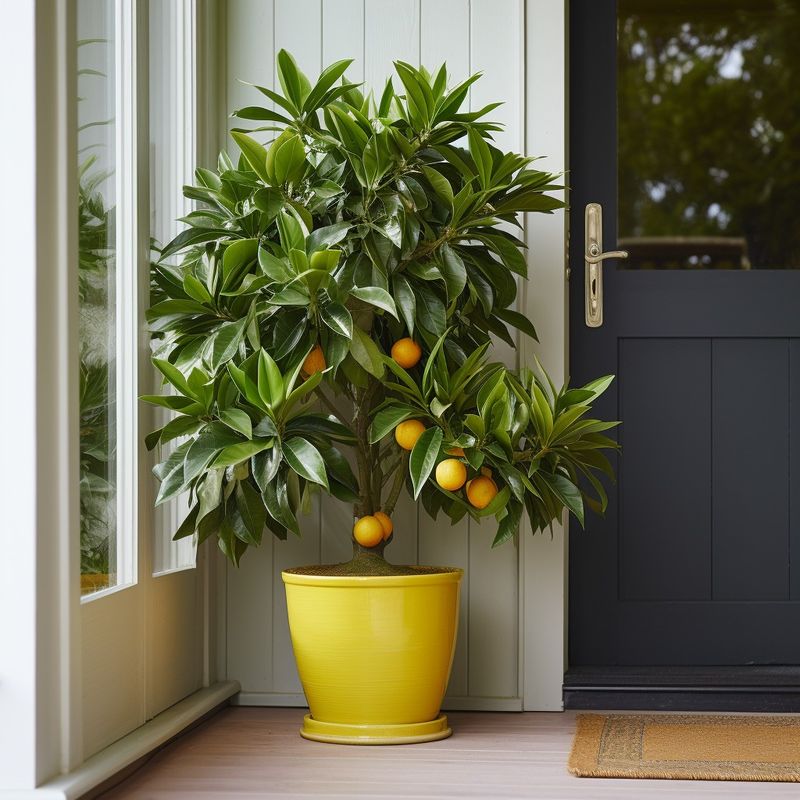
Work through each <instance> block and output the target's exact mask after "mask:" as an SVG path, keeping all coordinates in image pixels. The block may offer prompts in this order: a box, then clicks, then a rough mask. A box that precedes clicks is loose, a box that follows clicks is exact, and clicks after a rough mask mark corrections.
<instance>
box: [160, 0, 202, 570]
mask: <svg viewBox="0 0 800 800" xmlns="http://www.w3.org/2000/svg"><path fill="white" fill-rule="evenodd" d="M191 6H192V4H191V3H185V2H176V0H150V3H149V8H148V12H149V28H150V30H149V41H150V48H149V51H150V175H151V183H152V186H151V197H150V201H151V221H150V231H151V236H152V240H153V243H154V246H155V249H154V252H153V258H158V255H159V254H158V249H157V248H159V247H160V246H163V245H164V244H166V243H167V242H169V241H170V240H171V239H173V238H174V237H175V236H176V235H177V234H178V232H179V231H180V230H181V229H182V228H183V227H185V226H184V225H183V224H182V223H181V222H179V220H178V218H179V217H182V216H185V215H186V214H188V213H189V212H190V211H191V207H190V205H189V201H187V200H186V199H185V198H184V197H183V192H182V188H183V185H184V184H187V183H191V182H192V170H193V166H192V165H193V163H194V160H195V154H194V148H193V135H192V134H193V125H192V120H193V116H194V114H193V100H194V95H193V87H194V82H193V73H194V70H193V41H192V35H191V21H192V15H191ZM155 413H156V414H158V415H160V417H161V418H160V419H159V421H158V422H157V425H158V426H160V425H164V424H165V423H166V422H167V421H168V419H169V417H168V413H169V412H167V411H166V410H163V409H157V410H156V412H155ZM153 427H155V426H153ZM181 441H182V440H180V439H179V440H176V441H174V442H171V443H169V444H168V445H164V446H163V447H164V448H166V449H171V448H174V447H176V446H177V445H179V444H180V443H181ZM166 456H167V453H166V452H162V453H161V454H160V457H159V459H158V460H159V461H161V460H163V459H164V458H166ZM188 512H189V499H188V497H186V495H183V496H181V497H178V498H176V499H174V500H171V501H169V502H167V503H165V504H164V505H163V506H159V507H158V508H157V509H156V520H155V521H156V524H155V530H154V535H155V542H154V548H153V571H154V573H155V574H158V573H162V572H169V571H170V570H175V569H185V568H187V567H193V566H195V555H196V549H197V541H196V539H197V537H196V536H192V537H188V538H185V539H179V540H178V541H177V542H174V541H172V534H173V533H174V532H175V531H176V530H177V529H178V527H179V526H180V524H181V522H183V520H184V519H185V517H186V515H187V514H188Z"/></svg>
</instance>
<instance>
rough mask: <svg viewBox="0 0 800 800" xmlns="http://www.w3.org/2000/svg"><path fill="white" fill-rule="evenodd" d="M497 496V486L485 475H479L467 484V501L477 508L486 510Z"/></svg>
mask: <svg viewBox="0 0 800 800" xmlns="http://www.w3.org/2000/svg"><path fill="white" fill-rule="evenodd" d="M496 495H497V484H496V483H495V482H494V481H493V480H492V479H491V478H487V477H486V476H485V475H479V476H478V477H477V478H473V479H472V480H471V481H470V482H469V483H468V484H467V500H469V502H470V504H471V505H472V506H474V507H475V508H486V506H488V505H489V503H491V502H492V500H494V498H495V496H496Z"/></svg>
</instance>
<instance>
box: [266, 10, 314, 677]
mask: <svg viewBox="0 0 800 800" xmlns="http://www.w3.org/2000/svg"><path fill="white" fill-rule="evenodd" d="M281 49H286V50H288V51H289V52H290V53H291V54H292V56H294V58H295V60H296V61H297V64H298V66H299V67H300V69H301V70H302V71H303V72H305V73H306V74H307V75H308V78H309V80H310V81H311V82H312V84H313V82H314V81H315V80H316V79H317V77H318V76H319V73H320V71H321V70H322V3H321V2H320V0H275V54H276V55H277V53H278V51H280V50H281ZM300 532H301V535H300V537H295V536H292V535H291V534H290V535H289V538H288V539H287V540H286V541H285V542H280V541H277V540H273V547H272V551H273V585H272V626H273V627H272V640H273V650H272V675H273V691H275V692H300V691H302V689H301V686H300V680H299V678H298V677H297V669H296V667H295V663H294V658H293V656H292V642H291V636H290V635H289V623H288V620H287V617H286V593H285V592H284V588H283V580H282V579H281V571H282V570H284V569H286V568H287V567H296V566H299V565H301V564H314V563H318V562H319V560H320V554H321V550H320V503H319V497H315V498H314V501H313V504H312V509H311V513H310V514H308V515H304V516H303V517H302V518H301V519H300Z"/></svg>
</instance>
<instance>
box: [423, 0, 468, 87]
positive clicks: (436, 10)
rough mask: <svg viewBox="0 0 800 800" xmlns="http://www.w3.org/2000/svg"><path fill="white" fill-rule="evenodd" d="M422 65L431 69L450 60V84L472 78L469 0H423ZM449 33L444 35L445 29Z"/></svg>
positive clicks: (453, 84) (448, 62)
mask: <svg viewBox="0 0 800 800" xmlns="http://www.w3.org/2000/svg"><path fill="white" fill-rule="evenodd" d="M421 2H422V8H421V25H420V44H421V51H422V52H421V61H422V64H423V65H424V66H425V67H427V68H428V70H430V71H431V72H433V70H436V69H438V68H439V66H440V65H441V64H443V63H445V62H446V63H447V72H448V75H449V76H450V79H449V81H448V84H449V85H450V86H455V85H456V84H457V83H460V82H461V81H463V80H465V79H466V78H468V77H469V73H470V65H469V61H470V43H469V25H470V18H469V0H421ZM445 31H446V32H447V35H446V36H444V35H443V32H445Z"/></svg>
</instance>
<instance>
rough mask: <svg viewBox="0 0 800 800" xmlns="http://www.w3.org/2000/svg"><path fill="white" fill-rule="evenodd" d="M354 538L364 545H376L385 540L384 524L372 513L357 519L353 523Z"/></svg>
mask: <svg viewBox="0 0 800 800" xmlns="http://www.w3.org/2000/svg"><path fill="white" fill-rule="evenodd" d="M353 538H354V539H355V540H356V541H357V542H358V543H359V544H360V545H361V546H362V547H375V545H376V544H380V542H382V541H383V525H382V524H381V521H380V520H379V519H376V518H375V517H374V516H372V515H371V514H367V515H366V516H364V517H361V518H360V519H358V520H356V524H355V525H353Z"/></svg>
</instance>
